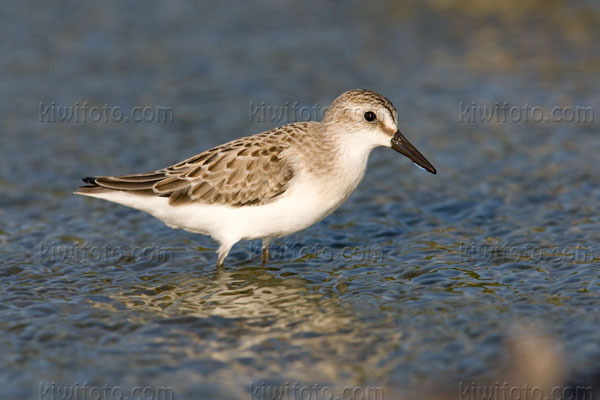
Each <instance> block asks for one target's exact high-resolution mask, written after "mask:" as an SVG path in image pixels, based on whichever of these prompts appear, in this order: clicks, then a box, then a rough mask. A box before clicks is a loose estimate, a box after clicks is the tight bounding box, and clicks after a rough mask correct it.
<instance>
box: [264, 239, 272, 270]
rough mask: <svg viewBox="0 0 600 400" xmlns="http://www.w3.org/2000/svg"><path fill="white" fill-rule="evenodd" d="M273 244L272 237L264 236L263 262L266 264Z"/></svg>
mask: <svg viewBox="0 0 600 400" xmlns="http://www.w3.org/2000/svg"><path fill="white" fill-rule="evenodd" d="M270 244H271V239H270V238H264V239H263V240H262V263H263V264H266V263H267V262H268V261H269V245H270Z"/></svg>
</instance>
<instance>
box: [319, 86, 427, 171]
mask: <svg viewBox="0 0 600 400" xmlns="http://www.w3.org/2000/svg"><path fill="white" fill-rule="evenodd" d="M323 123H324V124H326V126H327V127H328V128H330V129H332V130H335V131H337V132H342V134H343V135H353V137H352V138H353V142H355V143H360V144H362V145H364V146H366V147H367V148H369V147H370V148H374V147H377V146H385V147H391V148H392V149H394V150H396V151H397V152H399V153H401V154H402V155H404V156H406V157H408V158H409V159H410V160H411V161H412V162H413V163H415V165H417V166H418V167H420V168H422V169H425V170H426V171H429V172H431V173H432V174H435V173H436V170H435V168H434V166H433V165H432V164H431V163H430V162H429V161H427V159H426V158H425V156H423V154H421V153H420V152H419V150H417V149H416V148H415V146H413V145H412V144H411V143H410V142H409V141H408V140H407V139H406V138H405V137H404V135H402V133H400V130H399V129H398V113H397V111H396V108H395V107H394V105H393V104H392V102H391V101H389V100H388V99H387V98H385V97H384V96H382V95H380V94H379V93H376V92H371V91H368V90H362V89H357V90H350V91H348V92H344V93H342V94H341V95H340V96H339V97H338V98H337V99H335V100H334V101H333V103H331V106H329V108H328V109H327V111H326V112H325V114H324V116H323Z"/></svg>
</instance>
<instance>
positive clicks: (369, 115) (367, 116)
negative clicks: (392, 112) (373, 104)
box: [365, 111, 377, 122]
mask: <svg viewBox="0 0 600 400" xmlns="http://www.w3.org/2000/svg"><path fill="white" fill-rule="evenodd" d="M376 119H377V116H376V115H375V113H374V112H373V111H367V112H366V113H365V121H367V122H373V121H375V120H376Z"/></svg>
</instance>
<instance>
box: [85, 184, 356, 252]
mask: <svg viewBox="0 0 600 400" xmlns="http://www.w3.org/2000/svg"><path fill="white" fill-rule="evenodd" d="M329 189H330V190H326V189H325V188H323V186H322V185H321V186H320V185H318V184H315V183H314V182H312V181H311V180H309V179H298V180H297V181H295V182H294V184H293V185H292V186H291V187H290V188H289V189H288V191H286V193H284V194H283V195H282V196H281V197H280V198H278V199H277V200H275V201H272V202H270V203H267V204H264V205H253V206H242V207H231V206H226V205H220V204H200V203H196V204H186V205H180V206H175V207H173V206H170V205H169V204H168V199H167V198H166V197H151V196H136V195H131V194H128V193H125V192H110V193H102V194H97V195H94V197H98V198H102V199H105V200H109V201H113V202H115V203H120V204H123V205H126V206H129V207H132V208H136V209H139V210H142V211H145V212H147V213H149V214H151V215H153V216H154V217H156V218H158V219H160V220H161V221H163V222H164V223H166V224H167V225H169V226H170V227H174V228H175V227H176V228H181V229H185V230H187V231H191V232H195V233H202V234H206V235H210V236H211V237H212V238H214V239H215V240H217V241H218V242H220V243H230V242H237V241H238V240H245V239H258V238H269V237H281V236H285V235H289V234H291V233H294V232H298V231H301V230H303V229H306V228H307V227H309V226H310V225H312V224H314V223H315V222H318V221H320V220H321V219H323V218H325V217H326V216H327V215H329V214H330V213H331V212H333V211H334V210H335V209H336V208H337V207H339V205H340V204H341V203H342V202H343V201H344V200H345V198H346V197H347V196H345V195H344V193H343V192H342V193H340V192H339V191H337V190H332V189H331V188H329Z"/></svg>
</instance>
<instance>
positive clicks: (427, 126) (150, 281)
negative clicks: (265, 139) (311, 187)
mask: <svg viewBox="0 0 600 400" xmlns="http://www.w3.org/2000/svg"><path fill="white" fill-rule="evenodd" d="M504 3H506V4H508V5H509V6H502V5H495V4H491V3H488V2H486V1H483V0H479V1H475V2H473V3H471V4H470V5H469V6H464V5H462V4H460V3H459V2H454V1H447V2H433V1H432V2H423V3H419V5H416V4H413V3H406V4H404V5H397V4H396V3H395V2H391V1H390V2H370V3H369V5H368V6H366V5H365V4H362V3H344V4H342V3H332V4H331V5H323V4H313V5H310V4H307V3H302V4H300V3H298V4H291V5H287V6H283V5H278V3H276V2H270V1H263V2H260V3H257V4H253V5H250V4H248V5H236V6H232V5H225V4H223V3H216V2H215V3H211V4H210V5H205V6H202V7H199V6H194V5H192V4H188V3H187V2H182V1H174V2H169V4H168V5H167V4H163V3H159V2H146V1H145V2H141V1H139V2H133V3H127V5H125V4H120V3H118V2H114V3H112V2H108V3H103V4H102V5H101V4H98V5H94V4H91V3H89V4H85V5H83V4H80V3H77V2H63V3H61V4H59V5H50V3H48V4H46V3H36V2H33V3H28V2H21V3H15V4H12V5H5V6H3V7H2V8H3V9H4V10H3V12H2V13H1V14H0V20H1V23H0V27H1V28H0V31H1V32H2V36H3V37H4V38H5V39H6V38H8V39H10V40H5V41H3V42H2V44H0V46H1V47H2V50H3V52H2V54H4V57H2V59H1V60H0V71H2V73H1V78H0V85H1V90H0V96H2V100H3V101H2V104H3V107H1V108H0V129H1V132H2V147H1V155H2V157H0V222H1V225H0V259H1V261H0V275H1V277H2V278H1V279H0V332H1V334H0V354H2V355H3V358H4V363H3V365H4V367H3V368H2V369H0V393H2V396H1V397H2V398H3V399H10V398H15V399H27V398H44V397H42V396H41V395H40V390H41V389H40V385H42V386H43V385H51V384H52V383H53V382H54V383H55V385H57V386H74V385H76V384H77V383H79V384H82V383H83V382H88V383H89V384H90V385H96V386H99V387H101V386H103V385H105V384H107V385H110V386H111V387H116V386H118V387H121V388H123V389H124V390H128V389H129V388H132V387H134V386H136V385H138V386H143V387H145V386H151V387H156V386H161V387H170V388H172V390H173V392H174V394H175V398H179V399H191V398H203V399H204V398H206V399H212V398H214V399H230V398H231V399H237V398H248V397H249V395H250V396H251V395H252V392H249V390H250V391H251V389H249V388H251V386H250V385H251V384H252V383H254V385H259V386H260V385H261V384H262V385H266V386H274V387H276V386H278V385H279V386H282V385H284V384H285V382H300V383H301V384H302V385H306V386H308V385H312V384H321V385H331V386H332V387H343V386H348V387H355V386H356V387H363V388H366V387H381V388H382V389H383V390H384V391H385V394H386V398H395V397H396V396H398V394H399V393H404V392H405V391H407V390H412V388H419V390H425V388H427V387H429V386H430V385H432V384H434V383H436V382H439V381H440V380H444V381H445V380H448V381H449V382H451V383H452V384H454V382H457V381H459V380H466V379H491V380H494V379H499V378H498V376H499V374H500V373H501V372H499V362H500V361H501V360H503V357H504V356H505V354H504V349H505V347H504V344H503V343H504V341H505V339H506V337H509V336H510V332H511V330H512V329H513V327H514V326H515V325H519V324H522V323H528V324H533V325H535V326H536V327H538V328H539V329H541V330H542V331H543V332H546V333H547V334H548V335H551V336H552V337H554V338H555V339H556V341H557V342H558V343H560V345H561V346H562V348H563V350H564V354H565V364H564V366H563V368H564V370H565V371H566V374H567V375H568V377H569V379H571V380H574V381H577V380H581V381H589V379H594V377H597V376H598V374H597V371H599V370H600V361H598V360H600V342H599V341H598V330H599V329H600V314H599V313H598V303H599V300H600V299H599V294H600V245H599V239H600V234H599V233H598V232H599V231H598V227H599V223H600V218H599V204H600V185H599V181H598V170H599V167H600V163H599V161H598V154H600V141H599V140H598V134H599V133H600V132H599V129H598V127H599V126H598V122H587V123H583V122H580V123H575V122H573V123H566V122H560V123H558V122H554V123H544V122H541V123H534V122H523V121H521V122H510V121H509V122H502V121H500V122H491V123H487V122H474V123H468V122H461V121H460V118H461V113H460V104H461V102H462V104H463V105H469V104H472V102H475V103H476V104H477V105H491V106H493V105H495V104H496V102H498V103H503V102H505V101H506V102H509V103H510V105H511V106H512V105H515V106H519V107H521V106H523V105H524V104H529V105H535V106H539V107H541V108H543V109H544V111H545V112H549V110H550V109H551V108H552V107H554V106H572V107H574V106H587V107H591V108H592V109H593V110H594V111H595V113H596V115H595V116H596V119H598V118H600V115H599V114H600V100H599V97H598V93H599V89H600V81H599V76H600V48H599V46H598V41H597V40H596V39H597V37H598V33H599V32H598V30H599V29H598V28H599V26H600V24H599V21H600V8H599V7H598V6H595V5H593V4H592V3H591V2H590V3H588V4H585V3H583V4H580V5H577V6H574V5H569V4H567V2H560V1H553V2H535V1H534V2H532V3H530V5H528V6H527V5H525V6H522V7H521V6H520V7H516V6H515V4H516V2H515V4H513V2H510V1H509V2H504ZM504 3H503V4H504ZM510 5H512V6H514V7H511V6H510ZM299 16H301V17H302V18H299ZM356 87H364V88H369V89H373V90H377V91H380V92H382V93H383V94H385V95H386V96H387V97H389V98H390V99H391V100H392V101H393V102H394V104H395V105H396V107H397V108H398V111H399V118H400V121H401V129H402V130H403V132H404V134H405V135H406V136H407V137H408V138H409V139H410V140H411V141H412V142H413V143H414V144H415V145H416V146H417V147H418V148H419V149H420V150H421V151H422V152H423V153H424V154H425V155H427V156H428V158H429V159H430V160H431V161H432V162H433V164H434V165H435V166H436V168H437V170H438V175H435V176H434V175H430V174H427V173H424V172H423V171H420V170H418V169H416V168H414V166H413V165H412V164H410V163H409V162H408V161H407V160H406V159H403V158H402V157H399V156H398V155H397V154H395V153H393V152H391V151H389V150H387V149H379V150H376V151H375V152H374V153H373V154H372V156H371V159H370V166H369V171H368V172H367V175H366V177H365V180H364V181H363V183H362V184H361V185H360V186H359V188H358V189H357V191H356V192H355V193H354V194H353V196H352V197H351V198H350V200H349V201H348V202H347V203H346V204H344V205H343V206H342V207H341V208H340V209H339V210H337V211H336V212H335V213H334V214H332V215H331V216H330V217H328V218H327V219H325V220H324V221H322V222H320V223H318V224H316V225H315V226H313V227H311V228H309V229H307V230H306V231H304V232H301V233H298V234H296V235H293V236H290V237H287V238H284V239H281V240H278V241H277V242H276V243H275V244H274V246H273V249H272V253H273V261H272V262H271V263H269V264H268V265H267V266H265V267H263V266H261V265H260V263H259V260H260V258H259V243H258V242H244V243H240V244H238V245H237V246H236V247H235V248H234V249H233V251H232V253H231V255H230V257H229V258H228V263H227V267H226V268H225V269H224V270H219V269H216V268H215V267H214V264H215V260H216V256H215V254H214V250H215V248H216V245H215V243H213V242H212V241H211V240H210V239H208V238H205V237H202V236H199V235H193V234H190V233H186V232H182V231H178V230H171V229H169V228H168V227H166V226H165V225H163V224H162V223H160V222H159V221H157V220H155V219H153V218H151V217H149V216H147V215H145V214H143V213H140V212H137V211H134V210H130V209H127V208H125V207H120V206H118V205H113V204H109V203H106V202H102V201H99V200H94V199H86V198H81V197H78V196H74V195H72V193H71V192H72V191H73V190H74V188H75V187H76V186H77V185H78V184H79V179H80V178H81V177H83V176H88V175H95V174H96V175H97V174H106V175H110V174H123V173H131V172H146V171H150V170H154V169H156V168H160V167H164V166H166V165H169V164H171V163H173V162H176V161H179V160H181V159H183V158H185V157H188V156H191V155H193V154H195V153H197V152H199V151H201V150H203V149H206V148H208V147H210V146H213V145H216V144H219V143H222V142H225V141H227V140H230V139H233V138H235V137H238V136H243V135H246V134H251V133H255V132H258V131H262V130H266V129H269V128H271V127H273V126H275V125H279V124H281V123H283V122H288V121H271V120H268V121H264V122H260V121H258V122H257V121H252V122H251V121H250V120H251V117H252V114H251V110H252V104H261V103H262V102H264V103H265V104H268V105H273V106H281V105H284V104H285V102H288V103H293V102H295V101H298V102H299V104H300V106H303V107H312V106H313V105H314V104H320V105H323V106H326V105H327V104H328V103H329V102H330V101H331V100H332V99H333V98H334V97H335V96H337V95H338V94H339V93H341V92H342V91H344V90H348V89H351V88H356ZM76 101H77V102H83V101H88V102H90V104H94V105H100V106H101V105H103V104H106V103H108V104H110V105H113V106H119V107H122V108H123V109H130V108H131V107H133V106H134V105H142V106H146V105H150V106H155V105H161V106H168V107H172V108H173V110H174V115H175V118H174V122H173V123H159V122H146V123H135V124H134V123H129V124H127V123H124V122H121V123H116V122H109V123H91V122H88V123H74V122H70V123H64V122H63V123H61V122H56V123H52V122H47V121H42V122H40V102H42V103H44V105H46V106H47V105H48V104H52V102H55V103H56V104H57V105H72V104H74V103H75V102H76ZM249 105H250V106H249ZM255 388H256V386H255ZM452 390H454V386H452ZM257 396H258V395H255V397H253V398H259V397H257ZM263 397H264V396H263ZM45 398H50V397H45ZM251 398H252V397H251Z"/></svg>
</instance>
